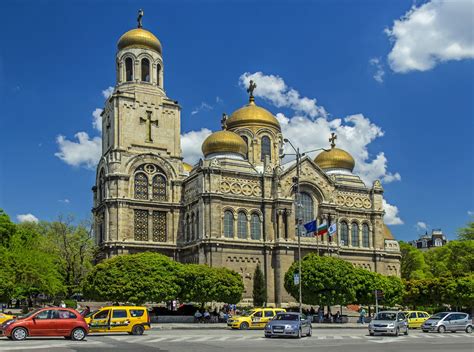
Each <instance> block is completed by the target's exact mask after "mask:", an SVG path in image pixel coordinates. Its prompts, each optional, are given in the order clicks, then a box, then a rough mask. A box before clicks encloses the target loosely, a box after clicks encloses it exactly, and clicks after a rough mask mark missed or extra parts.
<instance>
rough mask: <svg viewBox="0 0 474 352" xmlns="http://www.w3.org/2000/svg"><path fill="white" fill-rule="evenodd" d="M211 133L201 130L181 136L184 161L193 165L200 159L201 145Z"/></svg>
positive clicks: (205, 129)
mask: <svg viewBox="0 0 474 352" xmlns="http://www.w3.org/2000/svg"><path fill="white" fill-rule="evenodd" d="M211 133H212V131H211V130H209V129H207V128H202V129H201V130H199V131H190V132H187V133H185V134H182V135H181V149H182V152H183V159H184V161H186V162H187V163H190V164H194V163H196V162H197V161H198V160H199V158H201V157H202V152H201V145H202V143H203V142H204V140H205V139H206V138H207V137H208V136H209V135H210V134H211Z"/></svg>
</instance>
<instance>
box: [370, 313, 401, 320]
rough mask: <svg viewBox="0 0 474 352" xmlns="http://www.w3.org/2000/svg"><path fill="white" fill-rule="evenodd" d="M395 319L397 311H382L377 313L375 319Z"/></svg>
mask: <svg viewBox="0 0 474 352" xmlns="http://www.w3.org/2000/svg"><path fill="white" fill-rule="evenodd" d="M395 319H397V313H390V312H382V313H378V314H377V316H376V317H375V320H395Z"/></svg>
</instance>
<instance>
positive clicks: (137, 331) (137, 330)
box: [132, 325, 145, 335]
mask: <svg viewBox="0 0 474 352" xmlns="http://www.w3.org/2000/svg"><path fill="white" fill-rule="evenodd" d="M144 332H145V329H144V328H143V326H141V325H135V326H134V327H133V329H132V335H143V333H144Z"/></svg>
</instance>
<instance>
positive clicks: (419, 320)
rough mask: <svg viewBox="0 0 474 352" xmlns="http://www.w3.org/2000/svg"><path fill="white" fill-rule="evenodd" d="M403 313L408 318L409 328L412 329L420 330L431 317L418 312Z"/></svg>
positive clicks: (425, 313)
mask: <svg viewBox="0 0 474 352" xmlns="http://www.w3.org/2000/svg"><path fill="white" fill-rule="evenodd" d="M403 313H405V316H406V317H407V321H408V327H409V328H410V329H416V328H420V327H421V325H422V324H423V323H424V322H425V320H427V319H428V318H429V317H430V314H429V313H427V312H422V311H418V310H409V311H405V312H403Z"/></svg>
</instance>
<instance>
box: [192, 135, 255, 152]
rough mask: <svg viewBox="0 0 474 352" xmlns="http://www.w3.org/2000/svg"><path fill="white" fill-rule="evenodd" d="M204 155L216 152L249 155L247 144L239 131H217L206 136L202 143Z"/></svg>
mask: <svg viewBox="0 0 474 352" xmlns="http://www.w3.org/2000/svg"><path fill="white" fill-rule="evenodd" d="M201 149H202V153H203V154H204V156H208V155H209V154H214V153H235V154H239V155H241V156H242V157H245V156H246V155H247V144H246V143H245V141H244V140H243V139H242V137H240V136H239V135H238V134H237V133H234V132H231V131H217V132H214V133H213V134H211V135H210V136H209V137H207V138H206V140H205V141H204V143H203V144H202V148H201Z"/></svg>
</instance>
